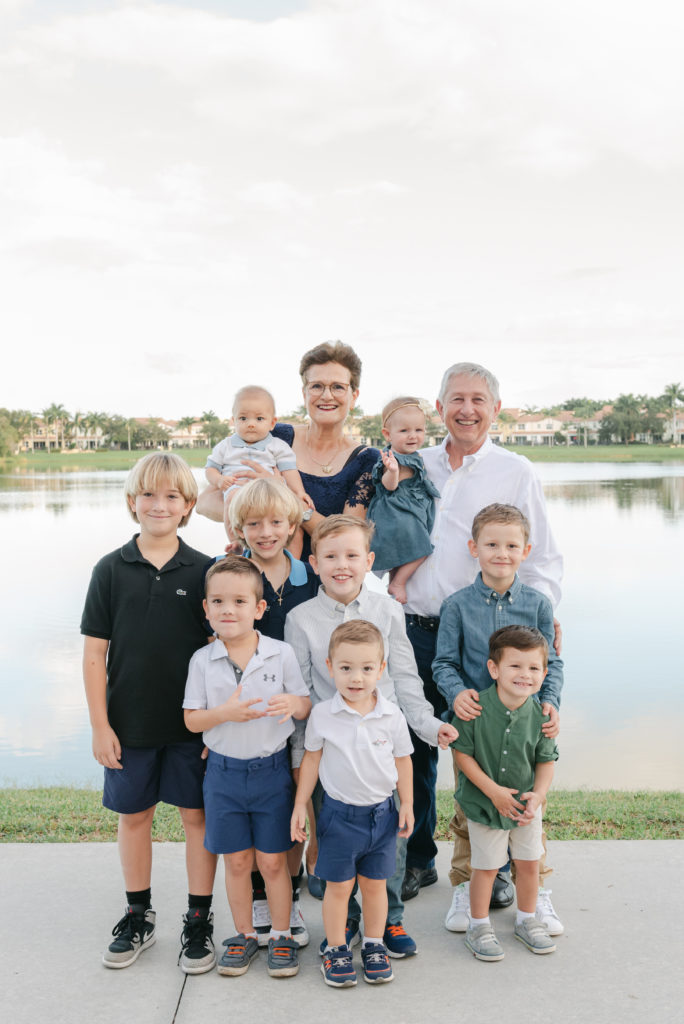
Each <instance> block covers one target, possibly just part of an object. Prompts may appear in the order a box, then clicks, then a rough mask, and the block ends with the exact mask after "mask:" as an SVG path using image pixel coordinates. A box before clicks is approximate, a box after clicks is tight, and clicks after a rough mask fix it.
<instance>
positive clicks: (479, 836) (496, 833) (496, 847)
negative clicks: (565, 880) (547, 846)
mask: <svg viewBox="0 0 684 1024" xmlns="http://www.w3.org/2000/svg"><path fill="white" fill-rule="evenodd" d="M468 833H469V835H470V865H471V867H473V868H478V869H479V870H481V871H494V870H498V869H499V868H500V867H501V865H502V864H505V863H506V861H507V860H508V851H509V849H510V851H511V857H512V858H513V860H539V858H540V857H541V855H542V853H543V852H544V847H543V846H542V812H541V807H538V808H537V811H536V813H535V815H534V818H533V819H532V821H531V822H530V823H529V825H516V827H515V828H511V829H507V828H489V826H488V825H481V824H480V823H479V822H478V821H471V820H470V818H468Z"/></svg>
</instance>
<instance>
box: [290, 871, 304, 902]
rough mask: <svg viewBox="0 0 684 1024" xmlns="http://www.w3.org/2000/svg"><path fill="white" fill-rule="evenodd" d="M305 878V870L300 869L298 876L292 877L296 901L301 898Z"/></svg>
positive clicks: (293, 895)
mask: <svg viewBox="0 0 684 1024" xmlns="http://www.w3.org/2000/svg"><path fill="white" fill-rule="evenodd" d="M303 876H304V868H303V867H301V868H300V869H299V874H298V875H291V876H290V877H291V878H292V899H293V900H296V899H297V898H298V897H299V893H300V891H301V888H302V878H303Z"/></svg>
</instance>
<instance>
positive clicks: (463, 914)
mask: <svg viewBox="0 0 684 1024" xmlns="http://www.w3.org/2000/svg"><path fill="white" fill-rule="evenodd" d="M469 923H470V882H461V884H460V885H457V886H456V887H455V889H454V892H453V895H452V897H451V906H450V907H449V909H448V911H447V916H446V917H445V918H444V927H445V928H446V929H447V931H450V932H467V931H468V925H469Z"/></svg>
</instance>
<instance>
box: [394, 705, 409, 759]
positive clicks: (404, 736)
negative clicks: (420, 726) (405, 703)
mask: <svg viewBox="0 0 684 1024" xmlns="http://www.w3.org/2000/svg"><path fill="white" fill-rule="evenodd" d="M394 717H395V719H396V721H395V722H394V723H393V724H394V730H393V731H394V736H393V744H394V749H393V753H394V756H395V757H407V756H408V755H410V754H412V753H413V744H412V743H411V737H410V735H409V731H408V725H407V723H406V719H405V718H404V716H403V715H402V714H401V712H399V714H398V715H395V716H394Z"/></svg>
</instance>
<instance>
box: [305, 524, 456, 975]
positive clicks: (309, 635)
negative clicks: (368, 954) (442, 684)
mask: <svg viewBox="0 0 684 1024" xmlns="http://www.w3.org/2000/svg"><path fill="white" fill-rule="evenodd" d="M372 536H373V524H372V523H370V522H368V521H367V520H365V519H359V518H358V517H356V516H351V515H333V516H328V517H327V518H326V519H324V520H323V521H322V522H321V523H319V524H318V526H317V527H316V529H315V530H314V532H313V535H312V537H311V551H312V554H311V556H310V561H311V564H312V565H313V567H314V569H315V570H316V572H317V573H318V575H319V576H320V579H321V588H320V590H319V591H318V594H317V595H316V597H314V598H312V599H311V600H310V601H306V602H305V603H304V604H300V605H299V606H298V607H297V608H294V609H293V610H292V611H291V612H290V614H289V615H288V617H287V621H286V622H285V639H286V641H287V642H288V643H290V644H292V647H293V648H294V651H295V654H296V655H297V660H298V661H299V665H300V668H301V670H302V675H303V676H304V679H305V681H306V683H307V685H308V687H309V692H310V695H311V700H312V701H313V703H314V705H315V704H317V703H318V702H319V701H322V700H329V699H330V698H331V697H333V696H334V695H335V687H334V684H333V683H332V680H331V679H330V674H329V672H328V670H327V667H326V659H327V657H328V643H329V641H330V636H331V634H332V632H333V630H334V629H335V627H336V626H338V625H340V623H342V622H347V621H349V620H350V619H365V620H367V621H368V622H372V623H373V625H374V626H377V628H378V629H379V630H380V633H381V635H382V639H383V643H384V649H385V659H386V667H385V669H384V670H383V672H382V674H381V676H380V679H379V681H378V690H379V692H380V693H382V695H383V696H384V697H385V698H386V699H387V700H389V701H392V702H393V703H395V704H398V705H399V707H400V708H401V710H402V711H403V713H404V715H405V716H406V719H407V721H408V724H409V725H410V727H411V728H412V729H413V731H414V732H415V733H416V735H418V736H420V738H421V739H423V740H424V742H426V743H429V744H431V745H433V746H437V745H438V744H439V746H442V747H446V745H447V744H448V743H450V742H451V740H452V739H454V736H453V732H452V731H451V730H452V728H453V727H452V726H450V725H448V726H446V727H445V725H444V723H442V722H440V720H439V719H438V718H435V717H434V712H433V708H432V705H431V704H429V703H428V701H427V700H426V699H425V696H424V693H423V687H422V684H421V681H420V678H419V676H418V670H417V668H416V661H415V658H414V656H413V649H412V647H411V644H410V643H409V640H408V637H407V636H406V626H405V623H404V615H403V612H402V608H401V605H400V604H399V602H398V601H395V600H394V599H393V598H391V597H388V596H387V594H381V593H378V592H376V591H371V590H368V589H367V587H366V585H365V583H364V579H365V576H366V573H367V572H369V571H370V569H371V566H372V565H373V554H372V552H371V550H370V542H371V538H372ZM315 799H316V798H315V797H314V801H315ZM405 862H406V840H405V839H404V838H400V839H399V841H398V843H397V870H396V872H395V873H394V874H393V875H392V876H391V877H390V878H389V879H388V881H387V892H388V897H389V909H388V916H387V926H386V928H385V931H384V936H383V939H384V943H385V946H386V947H387V950H388V953H389V955H390V956H392V957H404V956H413V955H414V954H415V952H416V944H415V942H414V941H413V939H412V938H411V937H410V936H409V935H407V934H406V932H405V930H404V927H403V925H402V919H403V913H404V904H403V902H402V899H401V885H402V882H403V879H404V873H405V866H406V864H405ZM360 913H361V912H360V909H359V906H358V903H357V902H356V900H355V899H354V897H352V899H351V902H350V907H349V922H348V929H347V931H348V942H347V944H348V945H350V946H351V945H354V944H355V943H356V942H358V941H359V918H360Z"/></svg>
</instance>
